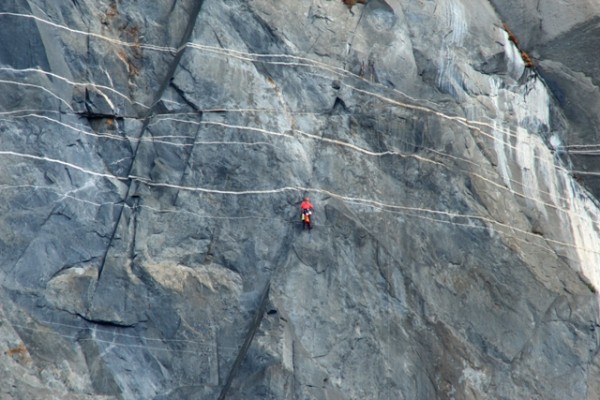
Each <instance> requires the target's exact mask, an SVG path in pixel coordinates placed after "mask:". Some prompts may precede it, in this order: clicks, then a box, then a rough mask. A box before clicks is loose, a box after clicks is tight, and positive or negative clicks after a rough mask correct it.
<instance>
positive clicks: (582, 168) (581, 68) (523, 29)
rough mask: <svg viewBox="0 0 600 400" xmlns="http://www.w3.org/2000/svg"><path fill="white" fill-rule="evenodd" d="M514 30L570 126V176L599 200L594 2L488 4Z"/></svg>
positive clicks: (599, 79)
mask: <svg viewBox="0 0 600 400" xmlns="http://www.w3.org/2000/svg"><path fill="white" fill-rule="evenodd" d="M492 2H493V3H494V4H495V5H496V7H497V8H498V11H499V13H500V15H502V17H503V18H504V19H505V21H506V23H507V24H508V25H509V26H511V29H513V30H514V32H515V35H516V37H518V38H519V43H520V44H521V47H522V48H523V49H525V50H526V51H527V52H528V53H529V54H531V56H532V57H533V58H534V59H535V63H536V70H537V71H538V73H539V74H540V76H541V77H543V78H544V80H545V82H546V83H547V85H548V88H549V89H550V91H551V93H552V95H553V96H554V97H555V99H556V101H557V103H558V104H559V105H560V107H561V109H562V110H563V112H564V114H565V116H566V117H567V118H568V119H569V121H570V126H571V129H569V130H568V131H567V132H566V134H565V135H564V138H563V140H564V141H565V143H564V149H565V151H567V152H568V153H569V155H570V156H571V160H572V162H573V164H574V169H575V170H576V172H575V174H576V175H577V176H578V177H579V178H580V180H581V181H582V182H583V183H585V185H586V186H587V187H589V188H590V190H591V191H592V192H593V193H594V194H595V196H596V197H598V196H599V195H600V181H599V180H598V174H597V172H598V171H597V167H596V166H597V165H598V152H597V149H596V147H595V146H594V145H595V144H597V143H598V142H599V140H600V137H599V136H598V132H597V129H596V127H597V126H598V124H599V123H600V112H599V111H598V110H599V109H600V60H599V59H598V57H596V56H595V53H596V51H597V50H596V49H597V45H596V41H595V39H594V38H597V37H598V35H600V3H598V2H596V1H579V2H577V3H574V2H571V1H566V2H563V1H556V2H544V4H541V3H540V4H538V5H537V6H536V5H534V4H533V3H531V2H527V1H522V0H516V1H510V2H504V1H497V0H492Z"/></svg>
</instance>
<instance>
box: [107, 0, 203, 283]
mask: <svg viewBox="0 0 600 400" xmlns="http://www.w3.org/2000/svg"><path fill="white" fill-rule="evenodd" d="M203 3H204V0H201V1H198V2H197V3H195V4H194V8H193V9H192V10H191V12H190V19H189V21H188V25H187V27H186V30H185V32H184V34H183V37H182V39H181V42H180V44H179V47H178V48H177V53H176V54H175V57H174V59H173V61H172V62H171V65H170V66H169V69H168V71H167V74H166V76H165V78H164V79H163V81H162V83H161V85H160V86H159V88H158V91H157V93H156V96H155V98H154V101H153V102H152V105H151V107H150V108H149V110H148V112H147V114H146V115H145V116H144V117H143V120H144V121H143V125H142V127H141V133H140V136H139V137H140V140H139V141H138V144H137V145H136V146H135V149H134V150H133V156H132V157H131V164H130V165H129V170H128V173H127V176H128V177H129V180H128V186H127V193H126V194H125V197H124V200H126V199H127V198H128V197H129V196H130V193H131V186H132V183H133V182H134V179H132V177H131V171H132V169H133V167H134V166H135V161H136V157H137V152H138V149H139V147H140V143H141V142H142V139H143V137H144V135H145V133H146V131H147V130H146V128H147V127H148V124H149V123H150V119H151V118H152V117H153V116H154V114H155V112H156V105H157V104H158V101H159V100H160V98H161V97H162V95H163V93H164V91H165V89H166V88H167V86H168V84H169V82H170V80H171V78H172V77H173V74H174V73H175V70H176V69H177V67H178V66H179V63H180V61H181V58H182V57H183V54H184V52H185V50H186V49H187V45H186V44H187V42H188V41H189V39H190V37H191V35H192V32H193V30H194V27H195V26H196V20H197V19H198V15H199V14H200V10H201V9H202V4H203ZM124 207H125V204H124V203H123V204H122V205H121V208H120V210H119V214H118V216H117V218H116V221H115V225H114V229H113V232H112V234H111V237H110V239H109V241H108V244H107V246H106V251H105V252H104V255H103V256H102V262H101V263H100V267H99V268H98V278H97V280H98V281H99V280H100V277H101V276H102V271H103V269H104V265H105V264H106V259H107V256H108V252H109V251H110V248H111V245H112V243H113V239H114V238H115V236H116V234H117V230H118V228H119V224H120V221H121V218H122V217H123V209H124Z"/></svg>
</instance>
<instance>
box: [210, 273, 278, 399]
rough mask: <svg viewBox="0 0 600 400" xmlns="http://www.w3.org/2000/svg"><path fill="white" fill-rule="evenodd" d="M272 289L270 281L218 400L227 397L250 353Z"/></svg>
mask: <svg viewBox="0 0 600 400" xmlns="http://www.w3.org/2000/svg"><path fill="white" fill-rule="evenodd" d="M270 288H271V280H269V281H268V282H267V284H266V285H265V288H264V289H263V292H262V294H261V296H260V302H259V304H258V308H257V309H256V313H255V314H254V318H252V322H251V323H250V326H249V328H248V333H247V334H246V338H245V339H244V343H243V344H242V347H241V348H240V351H239V352H238V355H237V357H236V358H235V361H234V362H233V365H232V366H231V369H230V370H229V374H228V375H227V380H226V381H225V384H224V385H223V389H221V394H220V395H219V398H218V400H224V399H225V397H226V396H227V392H228V391H229V388H230V387H231V382H233V379H234V378H235V376H236V375H237V372H238V370H239V368H240V366H241V365H242V361H244V358H245V357H246V353H248V349H249V348H250V345H251V344H252V340H253V339H254V335H255V334H256V331H257V330H258V328H259V327H260V324H261V322H262V320H263V317H264V315H265V310H266V307H267V301H268V299H269V289H270Z"/></svg>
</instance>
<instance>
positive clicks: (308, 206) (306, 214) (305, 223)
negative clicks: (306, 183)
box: [300, 197, 315, 231]
mask: <svg viewBox="0 0 600 400" xmlns="http://www.w3.org/2000/svg"><path fill="white" fill-rule="evenodd" d="M314 210H315V207H314V206H313V205H312V203H311V202H310V199H309V198H308V197H305V198H304V201H303V202H302V204H300V213H301V218H302V229H306V228H308V230H309V231H310V230H311V229H312V214H313V211H314Z"/></svg>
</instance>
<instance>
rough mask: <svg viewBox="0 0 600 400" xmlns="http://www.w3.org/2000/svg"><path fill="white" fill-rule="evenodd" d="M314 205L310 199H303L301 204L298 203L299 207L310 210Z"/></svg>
mask: <svg viewBox="0 0 600 400" xmlns="http://www.w3.org/2000/svg"><path fill="white" fill-rule="evenodd" d="M313 208H314V207H313V205H312V203H311V202H310V201H307V200H304V201H303V202H302V204H300V209H301V210H302V211H304V210H312V209H313Z"/></svg>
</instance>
